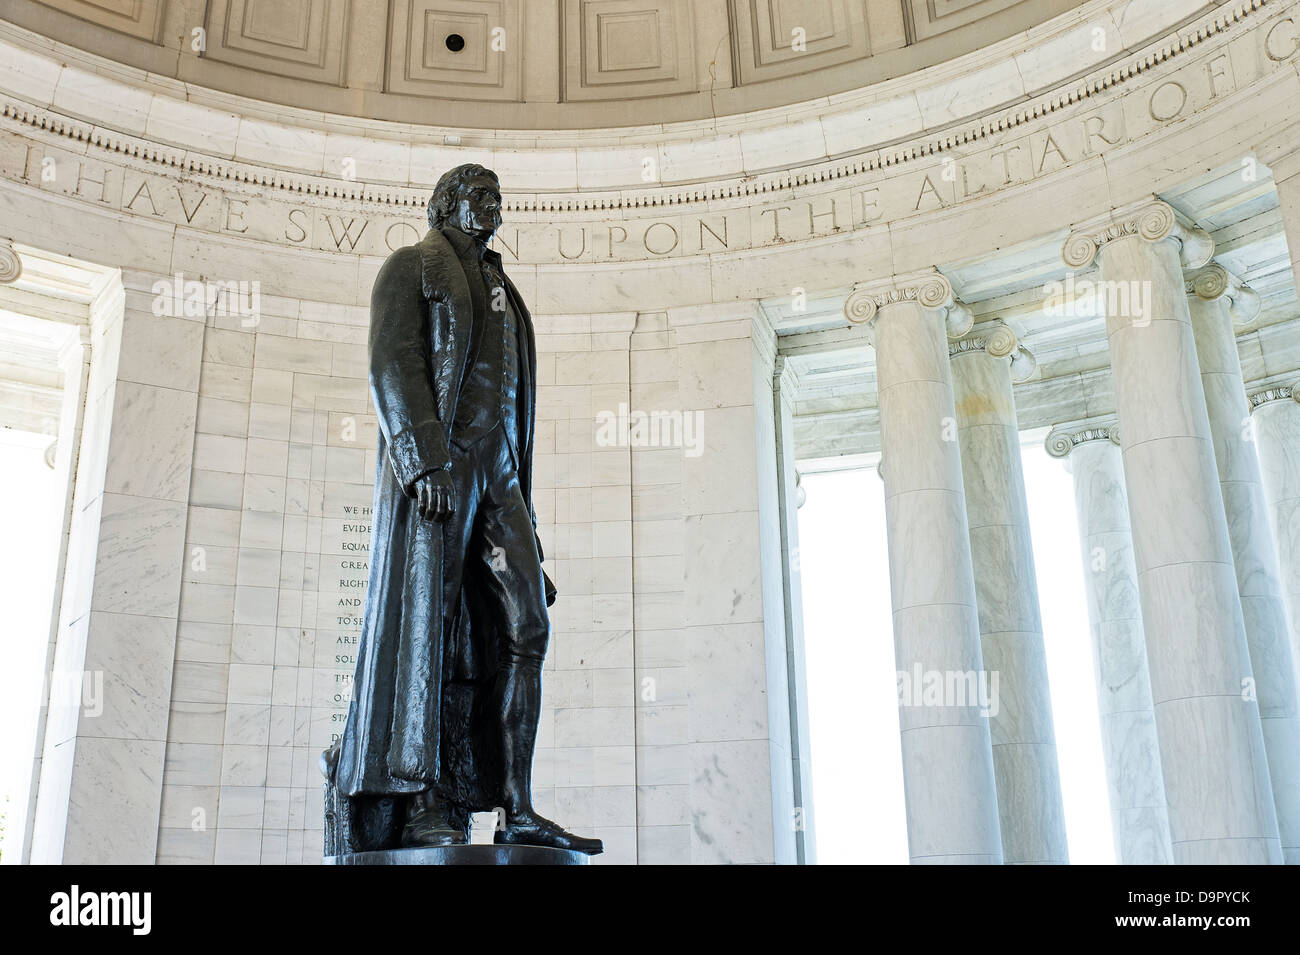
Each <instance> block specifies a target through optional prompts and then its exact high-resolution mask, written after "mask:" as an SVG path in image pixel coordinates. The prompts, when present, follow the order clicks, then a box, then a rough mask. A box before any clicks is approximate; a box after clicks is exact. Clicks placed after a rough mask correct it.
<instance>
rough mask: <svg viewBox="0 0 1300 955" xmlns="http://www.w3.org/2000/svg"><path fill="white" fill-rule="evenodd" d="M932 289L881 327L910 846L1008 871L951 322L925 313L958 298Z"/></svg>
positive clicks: (884, 311) (876, 326)
mask: <svg viewBox="0 0 1300 955" xmlns="http://www.w3.org/2000/svg"><path fill="white" fill-rule="evenodd" d="M931 281H934V282H937V283H939V284H941V285H942V286H943V288H944V290H945V291H946V294H933V289H922V292H921V294H920V295H919V296H915V297H912V298H910V299H909V298H908V297H906V296H903V295H897V294H894V295H891V296H889V297H887V298H886V299H885V301H883V302H881V303H880V304H881V307H880V311H879V313H878V314H876V315H875V318H874V320H873V331H874V336H875V346H876V360H877V374H878V379H879V401H880V432H881V445H882V448H883V454H884V461H885V464H884V477H885V521H886V526H887V529H888V537H889V577H890V591H891V598H892V604H893V617H894V649H895V655H896V661H897V665H898V670H899V681H900V700H899V723H900V727H901V731H902V754H903V782H904V788H905V798H906V803H907V834H908V845H909V852H910V855H911V858H912V861H913V863H977V864H978V863H998V862H1001V861H1002V847H1001V839H1000V835H999V831H998V802H997V792H996V789H995V784H994V773H993V757H992V753H991V750H990V745H989V721H988V718H987V716H986V715H985V712H987V707H985V709H984V711H982V710H981V707H980V705H979V698H978V692H977V684H978V683H979V682H980V681H982V680H983V679H984V677H985V673H984V665H983V660H982V657H981V653H980V640H979V618H978V615H977V612H976V601H975V578H974V571H973V568H972V564H971V551H970V540H969V538H968V536H967V524H966V503H965V495H964V493H963V489H962V476H961V459H960V452H959V450H958V445H957V442H956V441H954V440H951V438H952V435H951V433H949V434H948V435H947V438H948V439H947V440H945V430H948V431H949V432H950V431H951V428H952V427H953V425H954V422H955V415H956V412H955V409H954V406H953V391H952V380H951V377H950V373H949V367H948V341H947V334H946V331H945V324H944V319H943V317H942V313H940V312H936V311H935V308H927V307H925V305H923V304H922V303H923V302H926V301H928V302H929V303H931V304H932V305H933V306H935V307H938V306H940V305H942V303H943V301H944V300H946V299H947V298H948V297H949V296H950V290H947V283H946V281H945V280H943V279H942V278H939V277H937V276H936V277H935V278H934V279H933V280H931ZM855 294H856V293H855ZM899 299H901V300H899ZM853 301H854V300H853V298H851V299H850V306H852V304H853ZM849 311H850V316H851V317H852V315H853V310H852V308H851V307H850V309H849ZM871 311H872V313H873V314H874V313H875V309H874V308H872V309H871ZM922 686H924V688H925V692H921V688H922Z"/></svg>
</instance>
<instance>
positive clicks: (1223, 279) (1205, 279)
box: [1187, 262, 1263, 325]
mask: <svg viewBox="0 0 1300 955" xmlns="http://www.w3.org/2000/svg"><path fill="white" fill-rule="evenodd" d="M1187 294H1188V295H1195V296H1196V297H1197V298H1200V299H1204V300H1205V301H1207V302H1213V301H1215V300H1216V299H1220V298H1226V299H1227V300H1228V314H1229V315H1230V316H1232V321H1233V324H1234V325H1248V324H1249V323H1251V322H1253V321H1254V320H1255V319H1256V318H1258V317H1259V310H1260V308H1261V307H1262V304H1263V303H1262V301H1261V299H1260V297H1259V293H1258V292H1256V291H1255V290H1254V289H1253V288H1251V287H1250V286H1249V285H1246V284H1245V283H1244V282H1242V280H1241V279H1240V278H1238V277H1237V276H1235V275H1233V274H1232V273H1231V272H1229V271H1228V270H1227V269H1225V268H1224V267H1223V266H1222V265H1220V264H1219V263H1218V262H1211V263H1210V264H1209V265H1207V266H1205V267H1204V268H1203V269H1201V270H1200V271H1199V272H1196V273H1194V274H1193V275H1191V276H1189V277H1188V279H1187Z"/></svg>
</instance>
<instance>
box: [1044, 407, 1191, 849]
mask: <svg viewBox="0 0 1300 955" xmlns="http://www.w3.org/2000/svg"><path fill="white" fill-rule="evenodd" d="M1053 437H1055V436H1053ZM1048 450H1049V451H1050V452H1051V453H1053V454H1055V455H1057V456H1060V455H1063V454H1068V455H1069V459H1068V465H1069V468H1070V472H1071V474H1072V475H1073V478H1074V503H1075V514H1076V517H1077V519H1078V524H1079V546H1080V549H1081V550H1082V552H1083V580H1084V586H1085V589H1086V592H1087V599H1088V619H1089V622H1090V623H1091V629H1092V658H1093V665H1094V667H1095V669H1096V676H1097V710H1098V713H1099V715H1100V718H1101V745H1102V751H1103V754H1104V756H1105V760H1106V782H1107V788H1108V789H1109V795H1110V815H1111V826H1112V829H1113V833H1114V838H1115V858H1116V860H1117V861H1119V862H1120V863H1121V864H1122V865H1168V864H1169V863H1171V862H1172V861H1173V850H1172V849H1171V848H1170V845H1169V812H1168V809H1167V808H1166V805H1165V784H1164V779H1163V778H1162V776H1161V772H1160V742H1159V739H1158V738H1157V734H1156V718H1155V713H1154V711H1153V709H1152V704H1151V679H1150V677H1149V676H1148V675H1147V649H1146V638H1145V636H1144V634H1143V631H1142V608H1141V606H1140V605H1139V601H1138V583H1137V567H1136V566H1135V565H1134V563H1133V535H1132V532H1131V531H1130V529H1129V514H1128V498H1127V495H1126V494H1125V492H1124V463H1123V460H1122V459H1121V457H1120V453H1119V448H1118V447H1117V446H1116V445H1115V444H1114V443H1113V442H1112V441H1111V440H1110V435H1109V432H1108V430H1107V429H1098V430H1096V431H1091V432H1089V433H1088V436H1087V438H1086V439H1085V440H1082V441H1079V442H1078V443H1073V442H1071V441H1070V438H1069V437H1068V436H1063V442H1061V443H1054V442H1053V439H1052V438H1049V439H1048Z"/></svg>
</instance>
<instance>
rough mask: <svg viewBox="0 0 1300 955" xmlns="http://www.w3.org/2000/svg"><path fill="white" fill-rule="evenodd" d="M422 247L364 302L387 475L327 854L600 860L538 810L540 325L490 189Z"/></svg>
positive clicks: (548, 589) (400, 257) (462, 181)
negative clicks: (485, 849) (554, 854)
mask: <svg viewBox="0 0 1300 955" xmlns="http://www.w3.org/2000/svg"><path fill="white" fill-rule="evenodd" d="M428 218H429V232H428V234H427V235H425V237H424V238H423V239H422V240H421V241H420V242H418V243H416V244H415V245H410V246H406V247H405V248H402V249H398V250H397V251H396V252H394V253H393V254H392V255H390V256H389V257H388V260H387V261H386V262H385V263H384V265H383V268H382V269H380V272H379V276H378V278H377V279H376V280H375V286H374V289H373V291H372V293H371V300H370V386H371V392H372V395H373V397H374V404H375V410H376V412H377V413H378V416H379V431H380V437H379V460H378V465H377V468H376V472H375V501H374V517H373V530H372V535H373V536H372V542H371V555H370V558H371V562H370V585H369V590H368V592H367V594H366V607H365V615H364V621H363V624H362V631H361V643H360V647H359V650H358V655H357V669H356V677H355V679H354V681H353V698H352V702H351V704H350V706H349V709H348V716H347V723H346V725H345V728H344V730H343V734H342V736H341V738H340V739H339V741H338V742H337V743H335V744H334V746H333V747H331V748H330V750H328V751H327V752H326V753H325V755H324V757H323V769H324V771H325V773H326V776H327V779H328V782H327V786H326V850H325V851H326V855H337V854H343V853H346V852H356V851H366V850H377V849H394V848H399V847H401V848H409V847H417V846H418V847H424V846H449V845H463V844H465V843H467V842H468V840H469V814H470V813H472V812H486V811H497V812H498V814H499V817H500V818H499V821H498V826H497V832H496V835H495V841H496V843H497V844H499V845H512V844H513V845H533V846H546V847H550V848H556V849H567V850H575V851H578V852H584V853H588V854H593V855H594V854H596V853H599V852H601V851H602V848H603V847H602V845H601V842H600V840H599V839H587V838H583V837H581V836H577V835H574V834H573V833H570V832H567V831H566V830H565V829H564V828H562V827H561V826H559V825H558V824H556V823H554V822H551V821H550V820H548V819H545V818H543V817H541V816H539V815H538V814H537V813H536V812H535V811H534V809H533V805H532V765H533V745H534V742H535V739H536V736H537V721H538V715H539V712H540V709H541V702H542V701H541V688H542V659H543V657H544V655H545V653H546V647H547V642H548V640H549V637H550V619H549V615H548V613H547V607H549V606H550V605H551V604H552V603H553V602H554V600H555V588H554V585H553V584H552V583H551V580H550V578H549V577H547V575H546V574H545V572H544V571H543V570H542V560H543V554H542V545H541V541H540V539H539V538H538V536H537V517H536V514H535V513H534V511H533V508H532V495H531V492H532V463H533V433H534V427H535V419H536V395H537V383H536V370H537V357H536V348H535V340H534V335H533V327H532V321H531V319H530V318H529V315H528V310H527V309H526V308H525V307H524V303H523V300H522V299H521V298H520V296H519V292H518V291H517V290H516V289H515V287H514V285H513V284H512V283H511V282H510V279H509V278H507V277H506V275H505V271H504V269H503V268H502V263H501V256H500V255H499V254H498V253H496V252H494V251H493V250H491V249H489V248H488V242H489V241H490V240H491V238H492V236H493V234H494V233H495V232H496V230H497V229H498V228H499V227H500V225H501V193H500V185H499V183H498V180H497V177H496V174H495V173H493V172H492V171H491V170H489V169H485V168H484V167H482V166H479V165H473V164H470V165H463V166H458V167H456V168H455V169H452V170H451V171H450V172H448V173H446V174H445V175H444V176H443V177H442V178H441V179H440V180H438V184H437V186H436V187H435V189H434V192H433V196H432V198H430V200H429V207H428Z"/></svg>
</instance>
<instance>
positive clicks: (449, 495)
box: [411, 471, 456, 521]
mask: <svg viewBox="0 0 1300 955" xmlns="http://www.w3.org/2000/svg"><path fill="white" fill-rule="evenodd" d="M411 497H412V498H413V499H414V500H415V508H416V510H418V511H419V512H420V516H421V517H423V518H424V519H425V520H426V521H445V520H446V519H447V518H449V517H451V515H452V514H454V513H456V488H455V486H454V485H453V484H452V483H451V472H449V471H430V472H429V473H428V474H422V475H420V476H419V477H418V478H416V479H415V482H414V483H413V484H412V485H411Z"/></svg>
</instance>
